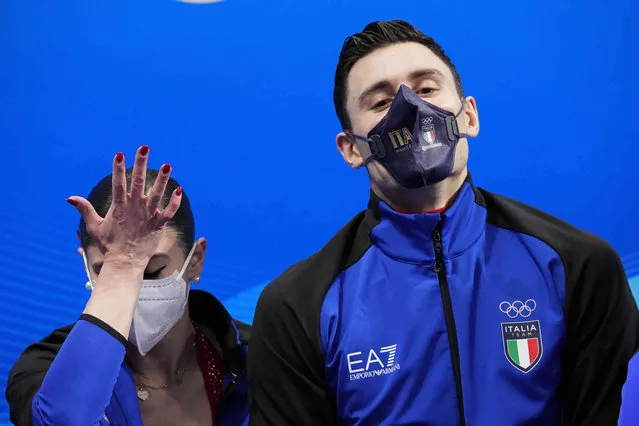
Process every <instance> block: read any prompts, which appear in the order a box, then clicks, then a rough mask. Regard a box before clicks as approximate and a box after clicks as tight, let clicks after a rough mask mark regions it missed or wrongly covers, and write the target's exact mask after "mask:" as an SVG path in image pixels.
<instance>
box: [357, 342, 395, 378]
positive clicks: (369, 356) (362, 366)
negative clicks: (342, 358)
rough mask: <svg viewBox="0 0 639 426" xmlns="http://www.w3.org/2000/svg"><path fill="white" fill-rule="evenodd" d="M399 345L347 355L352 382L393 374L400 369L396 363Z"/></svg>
mask: <svg viewBox="0 0 639 426" xmlns="http://www.w3.org/2000/svg"><path fill="white" fill-rule="evenodd" d="M396 354H397V345H396V344H395V345H391V346H384V347H382V348H380V349H379V351H375V349H370V350H369V351H368V353H366V352H351V353H349V354H347V355H346V362H347V363H348V372H349V374H350V379H351V380H359V379H365V378H369V377H377V376H383V375H387V374H391V373H392V372H394V371H397V370H399V369H400V366H399V363H395V356H396Z"/></svg>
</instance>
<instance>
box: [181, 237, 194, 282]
mask: <svg viewBox="0 0 639 426" xmlns="http://www.w3.org/2000/svg"><path fill="white" fill-rule="evenodd" d="M195 247H197V243H193V247H191V251H190V252H189V255H188V256H186V260H185V261H184V265H182V270H181V271H180V276H181V277H184V273H185V272H186V268H188V267H189V263H191V257H193V253H195Z"/></svg>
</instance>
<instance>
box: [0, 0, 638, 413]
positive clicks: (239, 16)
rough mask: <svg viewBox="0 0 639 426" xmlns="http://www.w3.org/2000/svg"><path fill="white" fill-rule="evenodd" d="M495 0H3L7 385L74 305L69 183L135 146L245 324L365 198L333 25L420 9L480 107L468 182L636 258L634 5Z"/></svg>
mask: <svg viewBox="0 0 639 426" xmlns="http://www.w3.org/2000/svg"><path fill="white" fill-rule="evenodd" d="M489 3H490V4H486V2H475V1H471V0H460V1H457V2H454V3H452V4H451V3H450V2H429V1H424V0H393V1H392V2H390V1H380V0H348V1H347V0H342V1H339V0H324V1H314V2H309V1H299V0H273V1H256V0H226V1H224V2H221V3H217V4H212V5H189V4H183V3H177V2H171V1H164V2H158V1H155V2H151V1H141V2H131V1H124V0H122V1H104V0H98V1H93V2H87V1H80V0H67V1H65V2H28V1H24V0H22V1H20V0H3V1H1V2H0V140H1V141H2V142H1V149H2V151H1V152H2V157H1V159H2V166H1V167H0V174H1V175H0V177H1V182H2V183H3V186H2V187H3V188H2V192H3V196H2V207H1V208H0V220H1V222H0V223H1V224H2V231H1V232H0V389H2V390H3V389H4V387H5V386H6V374H7V371H8V369H9V368H10V366H11V365H12V364H13V362H14V360H15V359H16V357H17V356H18V355H19V353H20V351H21V350H22V349H24V347H25V346H26V345H27V344H28V343H29V342H32V341H34V340H36V339H39V338H41V337H43V336H44V335H46V334H48V332H49V331H51V330H52V329H53V328H55V327H58V326H61V325H64V324H67V323H70V322H72V321H74V319H75V318H77V316H78V315H79V314H80V312H81V311H82V309H83V307H84V304H85V303H86V300H87V297H88V293H87V292H86V291H85V290H84V282H85V277H84V274H83V269H82V263H81V259H80V257H79V256H78V255H77V254H76V252H75V249H76V247H77V240H76V237H75V229H76V226H77V221H78V216H77V213H76V212H75V210H74V209H73V208H71V207H70V206H68V205H67V204H66V203H65V202H64V199H65V198H66V197H67V196H69V195H73V194H81V195H86V194H87V193H88V191H89V190H90V189H91V187H92V186H93V184H95V183H96V182H97V181H98V180H99V179H100V178H102V177H103V176H104V175H106V174H108V173H109V171H110V161H111V158H112V156H113V155H114V153H115V152H117V151H124V152H125V154H127V155H128V156H129V158H132V156H133V153H134V152H135V149H136V148H137V147H138V146H139V145H142V144H149V145H150V146H151V150H152V152H151V165H152V166H155V167H159V166H160V165H161V164H162V163H163V162H165V161H166V162H170V163H172V164H173V166H174V176H175V177H176V178H177V179H178V180H179V181H180V182H181V183H182V185H183V186H184V188H185V190H186V191H187V193H188V195H189V196H190V197H191V199H192V203H193V208H194V211H195V215H196V221H197V234H198V236H205V237H208V240H209V252H208V257H207V264H206V266H205V272H204V275H203V278H202V284H201V285H202V287H203V288H205V289H208V290H210V291H211V292H213V293H214V294H216V295H217V296H218V297H219V298H220V299H222V300H223V301H224V302H225V303H226V304H227V306H228V307H229V309H230V310H231V311H232V313H234V314H235V315H236V316H237V317H238V318H240V319H243V320H247V321H250V320H251V318H252V312H253V306H254V304H255V301H256V298H257V295H258V294H259V291H260V290H261V289H262V288H263V286H264V285H265V284H266V283H267V282H268V280H270V279H272V278H273V277H275V276H277V275H278V274H279V273H280V272H281V271H282V270H283V269H285V268H286V267H287V266H288V265H290V264H292V263H294V262H296V261H298V260H300V259H302V258H304V257H306V256H308V255H310V254H311V253H312V252H314V251H315V250H317V249H319V248H320V247H321V246H322V245H323V244H324V243H325V242H326V241H327V240H328V238H330V236H331V235H332V234H333V233H334V232H335V231H337V230H338V229H339V228H340V227H341V226H342V225H343V224H344V223H345V222H346V221H347V220H348V219H349V218H350V217H351V216H352V215H354V214H355V213H356V212H357V211H359V210H360V209H362V208H363V207H365V203H366V201H367V197H368V190H367V178H366V175H365V173H364V172H362V171H360V172H354V171H352V170H350V169H349V168H348V167H347V166H346V165H345V164H344V163H343V162H342V160H341V157H340V156H339V154H338V153H337V151H336V149H335V146H334V135H335V134H336V132H338V131H339V130H340V129H339V126H338V122H337V119H336V117H335V114H334V111H333V106H332V79H333V73H334V69H335V65H336V61H337V56H338V54H339V50H340V47H341V43H342V41H343V39H344V37H346V36H347V35H349V34H351V33H353V32H356V31H359V30H361V29H362V28H363V26H364V25H365V24H366V23H367V22H369V21H371V20H376V19H393V18H403V19H408V20H410V21H411V22H412V23H413V24H415V25H416V26H417V27H419V28H421V29H422V30H423V31H424V32H426V33H427V34H429V35H432V36H433V37H435V38H436V40H438V41H439V43H440V44H442V45H443V46H444V47H445V48H446V51H447V53H448V54H449V55H450V56H451V57H452V59H453V61H454V62H455V63H456V65H457V68H458V71H459V73H460V74H461V76H462V81H463V84H464V86H465V89H466V92H467V93H468V94H472V95H474V96H475V97H476V99H477V102H478V107H479V112H480V118H481V125H482V130H481V134H480V137H479V138H477V139H475V140H472V141H471V164H470V167H471V171H472V173H473V177H474V180H475V182H476V183H477V184H479V185H480V186H483V187H486V188H488V189H490V190H492V191H494V192H498V193H502V194H504V195H507V196H510V197H514V198H517V199H519V200H521V201H523V202H526V203H529V204H532V205H534V206H536V207H539V208H541V209H544V210H546V211H548V212H550V213H552V214H555V215H557V216H559V217H561V218H563V219H566V220H568V221H570V222H572V223H573V224H575V225H577V226H579V227H582V228H585V229H587V230H590V231H592V232H595V233H597V234H599V235H601V236H602V237H604V238H605V239H607V240H608V241H609V242H610V243H611V244H612V245H613V246H614V247H615V248H616V249H617V250H618V252H619V253H620V255H621V256H622V258H623V259H624V262H625V265H626V268H627V271H628V275H629V276H635V275H637V274H639V220H637V212H639V196H638V194H639V191H638V189H639V183H638V182H639V167H637V165H636V164H637V163H636V159H637V156H638V155H639V148H638V146H639V145H638V144H637V136H636V135H638V134H639V120H637V115H638V114H639V107H638V106H637V105H638V104H637V99H638V98H639V80H638V79H637V78H636V77H637V75H639V55H638V54H637V49H636V41H637V40H639V27H638V26H637V25H636V20H637V18H638V17H639V3H637V2H636V1H634V0H618V1H616V2H615V5H614V7H611V4H610V2H604V1H590V2H580V4H579V6H577V3H576V2H573V1H566V0H560V1H557V0H538V1H534V2H533V1H519V2H489ZM634 285H635V286H639V278H635V284H634ZM6 409H7V408H6V403H5V402H4V400H2V401H0V424H2V423H4V422H8V416H7V414H6Z"/></svg>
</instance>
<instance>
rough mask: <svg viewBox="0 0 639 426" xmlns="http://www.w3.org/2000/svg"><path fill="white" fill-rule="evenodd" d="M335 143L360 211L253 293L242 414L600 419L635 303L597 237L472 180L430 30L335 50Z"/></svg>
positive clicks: (359, 38) (387, 27)
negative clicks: (363, 177)
mask: <svg viewBox="0 0 639 426" xmlns="http://www.w3.org/2000/svg"><path fill="white" fill-rule="evenodd" d="M334 101H335V107H336V110H337V115H338V117H339V119H340V121H341V124H342V127H343V129H344V131H343V132H342V133H340V134H339V135H338V136H337V146H338V149H339V151H340V153H341V154H342V156H343V158H344V160H345V161H346V162H347V163H348V164H349V165H350V166H351V167H353V168H355V169H357V168H360V167H366V170H367V172H368V174H369V176H370V182H371V189H372V191H371V198H370V202H369V206H368V209H367V210H365V211H364V212H362V213H360V214H358V215H357V216H356V217H354V218H353V219H352V220H351V221H350V222H349V223H348V224H347V225H346V226H345V227H344V228H342V230H340V231H339V232H338V233H337V235H335V237H334V238H333V239H331V240H330V242H329V243H328V244H327V245H326V246H325V247H324V248H323V249H322V250H320V251H319V252H318V253H316V254H315V255H313V256H311V257H310V258H308V259H306V260H304V261H302V262H300V263H298V264H296V265H294V266H293V267H291V268H290V269H288V270H287V271H286V272H284V273H283V274H282V275H281V276H280V277H279V278H277V279H276V280H275V281H274V282H272V283H271V284H270V285H269V286H268V287H267V288H266V289H265V291H264V292H263V294H262V295H261V297H260V299H259V302H258V306H257V310H256V314H255V319H254V332H253V334H252V335H253V337H252V341H251V345H252V346H251V348H250V350H249V359H248V374H249V387H250V392H249V401H250V402H249V404H250V411H251V424H252V425H254V426H262V425H277V426H285V425H296V426H297V425H304V426H312V425H318V426H319V425H322V426H327V425H337V424H347V425H427V424H428V425H435V424H436V425H460V424H461V425H493V424H500V425H515V424H540V425H542V424H543V425H550V424H574V425H607V424H614V423H616V421H617V416H618V415H619V406H620V400H621V387H622V385H623V382H624V379H625V376H626V370H627V364H628V360H629V359H630V358H631V356H632V354H633V353H634V351H635V349H636V348H637V332H638V330H639V313H638V311H637V306H636V304H635V302H634V300H633V298H632V295H631V293H630V289H629V286H628V282H627V278H626V276H625V274H624V271H623V268H622V265H621V262H620V260H619V257H618V256H617V254H616V253H615V252H614V250H613V249H612V248H611V247H610V246H609V245H608V244H607V243H606V242H604V241H602V240H601V239H599V238H597V237H595V236H594V235H591V234H589V233H587V232H584V231H581V230H579V229H576V228H574V227H572V226H570V225H569V224H567V223H564V222H562V221H560V220H559V219H557V218H554V217H552V216H550V215H548V214H545V213H543V212H540V211H538V210H536V209H534V208H532V207H529V206H526V205H524V204H521V203H519V202H516V201H513V200H510V199H507V198H505V197H502V196H498V195H495V194H492V193H489V192H487V191H485V190H483V189H480V188H478V187H476V186H474V185H473V183H472V182H471V179H470V176H469V173H468V170H467V165H466V163H467V158H468V141H467V139H468V138H471V137H475V136H476V135H477V134H478V132H479V119H478V114H477V106H476V103H475V100H474V99H473V98H472V97H470V96H465V95H464V92H463V88H462V84H461V81H460V78H459V75H458V74H457V72H456V70H455V67H454V65H453V64H452V62H451V61H450V59H449V58H448V56H447V55H446V54H445V53H444V51H443V50H442V48H441V47H440V46H439V45H437V44H436V43H435V41H434V40H433V39H431V38H430V37H427V36H425V35H424V34H422V33H421V32H420V31H418V30H416V29H415V28H413V27H412V26H411V25H410V24H408V23H406V22H403V21H391V22H374V23H371V24H369V25H368V26H367V27H366V28H365V29H364V30H363V32H361V33H358V34H356V35H354V36H352V37H349V38H348V39H347V40H346V42H345V43H344V46H343V49H342V52H341V55H340V58H339V63H338V65H337V71H336V74H335V91H334Z"/></svg>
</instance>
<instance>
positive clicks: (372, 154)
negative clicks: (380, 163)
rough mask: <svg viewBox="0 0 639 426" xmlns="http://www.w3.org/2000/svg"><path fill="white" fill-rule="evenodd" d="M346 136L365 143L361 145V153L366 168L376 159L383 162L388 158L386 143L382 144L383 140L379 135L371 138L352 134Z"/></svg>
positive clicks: (348, 133)
mask: <svg viewBox="0 0 639 426" xmlns="http://www.w3.org/2000/svg"><path fill="white" fill-rule="evenodd" d="M346 134H347V135H348V136H349V137H350V138H353V139H355V140H358V141H362V142H365V143H363V144H360V145H359V152H360V154H362V157H363V158H364V166H365V165H367V164H368V163H370V162H371V161H373V160H374V159H378V160H381V159H382V158H384V157H386V149H385V148H384V142H382V138H381V137H380V136H379V135H373V136H371V137H370V138H365V137H363V136H359V135H356V134H354V133H351V132H346Z"/></svg>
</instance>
